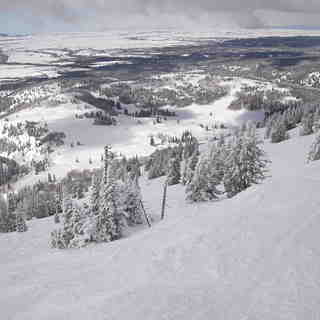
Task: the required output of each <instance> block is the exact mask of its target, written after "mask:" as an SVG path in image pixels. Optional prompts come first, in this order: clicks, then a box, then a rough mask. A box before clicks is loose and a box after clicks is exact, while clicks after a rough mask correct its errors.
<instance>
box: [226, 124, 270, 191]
mask: <svg viewBox="0 0 320 320" xmlns="http://www.w3.org/2000/svg"><path fill="white" fill-rule="evenodd" d="M260 143H261V142H260V140H259V139H258V137H257V135H256V132H255V130H254V129H250V130H247V131H245V132H238V133H236V134H235V135H234V137H233V139H232V141H231V142H230V144H229V146H228V155H227V157H226V159H225V166H224V177H223V183H224V188H225V191H226V193H227V195H228V197H233V196H234V195H236V194H237V193H239V192H241V191H243V190H245V189H247V188H248V187H250V186H251V185H252V184H256V183H259V182H260V181H262V180H263V179H264V178H265V172H266V166H267V163H268V162H269V161H268V160H266V158H265V153H264V151H263V150H262V149H261V148H260V146H259V145H260Z"/></svg>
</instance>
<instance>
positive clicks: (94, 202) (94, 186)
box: [90, 173, 101, 214]
mask: <svg viewBox="0 0 320 320" xmlns="http://www.w3.org/2000/svg"><path fill="white" fill-rule="evenodd" d="M100 185H101V179H99V177H98V175H97V174H96V173H94V174H93V176H92V182H91V190H90V209H91V212H92V213H94V214H97V213H98V211H99V199H100Z"/></svg>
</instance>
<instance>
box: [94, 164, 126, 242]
mask: <svg viewBox="0 0 320 320" xmlns="http://www.w3.org/2000/svg"><path fill="white" fill-rule="evenodd" d="M112 169H113V166H112V161H111V163H110V165H109V163H108V161H105V167H104V178H103V181H102V185H101V189H100V201H99V202H100V205H99V213H98V216H97V218H96V221H97V225H96V234H95V240H96V241H97V242H108V241H113V240H117V239H119V238H120V237H121V216H120V212H119V208H118V203H117V200H118V199H117V188H116V181H115V177H114V172H113V170H112ZM106 171H107V173H105V172H106Z"/></svg>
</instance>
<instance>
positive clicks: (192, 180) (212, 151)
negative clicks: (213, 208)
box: [145, 124, 268, 202]
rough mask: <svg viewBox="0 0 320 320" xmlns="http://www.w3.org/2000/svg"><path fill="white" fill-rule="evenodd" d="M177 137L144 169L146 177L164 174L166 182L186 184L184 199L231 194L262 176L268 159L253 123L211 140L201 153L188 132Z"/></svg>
mask: <svg viewBox="0 0 320 320" xmlns="http://www.w3.org/2000/svg"><path fill="white" fill-rule="evenodd" d="M180 140H181V142H180V143H179V144H178V146H177V147H174V148H166V149H162V150H156V151H155V152H154V153H153V154H152V155H151V156H150V158H149V159H148V161H147V162H146V166H145V170H146V171H147V172H148V177H149V179H152V178H157V177H160V176H164V175H166V176H167V179H166V183H167V184H168V185H175V184H178V183H181V184H182V185H185V186H186V194H187V200H190V201H194V202H197V201H208V200H214V199H217V198H218V197H219V196H220V195H222V194H224V193H226V194H227V196H228V197H233V196H234V195H236V194H238V193H239V192H241V191H243V190H245V189H247V188H248V187H250V186H251V185H253V184H256V183H259V182H260V181H262V180H263V179H264V178H265V174H266V169H267V164H268V160H267V159H266V156H265V153H264V151H263V150H262V149H261V147H260V144H261V143H262V142H261V141H260V139H259V138H258V136H257V133H256V128H255V125H254V124H247V125H244V126H243V127H242V128H240V129H237V130H235V131H234V132H233V133H232V134H231V135H230V136H228V137H227V138H225V137H224V136H221V137H220V138H219V139H215V140H212V141H210V142H209V143H208V145H207V147H206V148H205V150H203V151H202V152H200V151H199V143H198V141H197V139H196V138H194V137H193V136H192V134H191V133H190V132H185V133H184V134H183V136H182V138H181V139H180Z"/></svg>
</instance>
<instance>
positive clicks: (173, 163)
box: [167, 154, 181, 186]
mask: <svg viewBox="0 0 320 320" xmlns="http://www.w3.org/2000/svg"><path fill="white" fill-rule="evenodd" d="M180 170H181V167H180V158H179V157H178V155H177V154H173V158H172V159H171V160H170V163H169V173H168V178H167V181H168V185H169V186H172V185H175V184H178V183H179V182H180V178H181V173H180Z"/></svg>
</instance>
